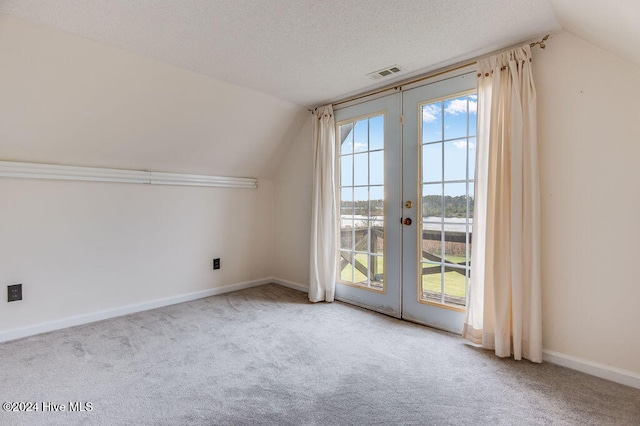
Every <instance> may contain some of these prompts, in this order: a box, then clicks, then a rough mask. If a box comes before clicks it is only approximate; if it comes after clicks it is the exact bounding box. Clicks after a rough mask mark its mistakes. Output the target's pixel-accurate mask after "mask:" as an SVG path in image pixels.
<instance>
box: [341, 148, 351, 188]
mask: <svg viewBox="0 0 640 426" xmlns="http://www.w3.org/2000/svg"><path fill="white" fill-rule="evenodd" d="M352 174H353V155H345V156H344V157H340V185H341V186H351V185H353V176H352Z"/></svg>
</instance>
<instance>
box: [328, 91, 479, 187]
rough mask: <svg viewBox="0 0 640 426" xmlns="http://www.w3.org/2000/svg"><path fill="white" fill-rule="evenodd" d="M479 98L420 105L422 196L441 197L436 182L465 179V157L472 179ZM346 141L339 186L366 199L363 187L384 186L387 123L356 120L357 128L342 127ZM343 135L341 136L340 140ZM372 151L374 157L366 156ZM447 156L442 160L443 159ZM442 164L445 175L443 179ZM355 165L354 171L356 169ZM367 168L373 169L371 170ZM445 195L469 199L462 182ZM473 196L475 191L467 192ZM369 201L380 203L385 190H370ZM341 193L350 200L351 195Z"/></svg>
mask: <svg viewBox="0 0 640 426" xmlns="http://www.w3.org/2000/svg"><path fill="white" fill-rule="evenodd" d="M476 108H477V97H476V95H469V96H461V97H458V98H455V99H449V100H445V101H440V102H435V103H431V104H426V105H423V106H422V144H423V149H422V165H423V168H422V177H423V182H425V183H426V184H425V185H423V195H430V194H433V195H440V194H441V193H442V184H441V183H438V184H435V183H436V182H442V181H443V179H444V181H445V182H446V181H451V180H464V179H465V178H466V175H467V152H468V155H469V161H468V164H469V175H470V178H471V179H473V177H474V176H473V174H474V168H475V167H474V166H475V145H476V138H475V133H476ZM467 109H468V111H469V115H468V117H469V123H468V125H469V127H468V128H469V133H468V134H467ZM341 131H343V132H344V131H346V132H347V136H346V137H345V138H344V143H343V144H342V147H341V150H340V151H341V152H340V153H341V186H343V187H346V186H356V187H355V188H353V196H354V199H355V200H366V199H368V198H369V194H368V192H367V189H366V188H358V187H357V186H359V185H383V184H384V161H383V151H381V149H383V148H384V146H383V145H384V137H383V134H384V118H383V117H382V116H376V117H371V118H368V119H363V120H360V121H357V122H356V123H355V125H354V126H353V128H351V127H350V126H342V129H341ZM342 136H343V135H339V137H341V139H342ZM367 151H370V152H367ZM443 154H444V159H443ZM443 164H444V175H443ZM354 165H355V172H353V171H352V170H354V169H353V166H354ZM367 166H369V167H367ZM444 186H445V188H444V193H445V195H451V196H457V195H465V194H466V191H467V190H466V186H465V184H463V183H445V185H444ZM469 190H470V193H471V194H473V186H472V185H471V187H470V188H469ZM371 191H372V194H371V199H379V198H378V197H381V196H382V195H381V194H382V188H379V187H374V188H372V189H371ZM342 194H343V196H344V197H345V198H343V199H347V198H348V197H349V198H350V194H351V190H343V191H342Z"/></svg>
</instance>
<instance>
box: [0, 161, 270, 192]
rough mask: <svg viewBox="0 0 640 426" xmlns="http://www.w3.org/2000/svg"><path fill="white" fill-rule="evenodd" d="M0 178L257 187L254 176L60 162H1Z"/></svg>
mask: <svg viewBox="0 0 640 426" xmlns="http://www.w3.org/2000/svg"><path fill="white" fill-rule="evenodd" d="M0 177H6V178H19V179H46V180H77V181H86V182H117V183H142V184H151V185H179V186H211V187H221V188H257V187H258V180H257V179H255V178H238V177H229V176H209V175H192V174H183V173H164V172H148V171H143V170H125V169H104V168H98V167H79V166H63V165H58V164H39V163H18V162H11V161H0Z"/></svg>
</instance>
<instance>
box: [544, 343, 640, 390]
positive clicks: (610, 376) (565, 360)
mask: <svg viewBox="0 0 640 426" xmlns="http://www.w3.org/2000/svg"><path fill="white" fill-rule="evenodd" d="M542 359H543V360H544V361H546V362H549V363H551V364H556V365H559V366H561V367H566V368H570V369H572V370H576V371H580V372H582V373H586V374H589V375H591V376H596V377H600V378H601V379H606V380H610V381H612V382H616V383H620V384H623V385H626V386H630V387H632V388H636V389H640V374H638V373H634V372H633V371H628V370H623V369H621V368H617V367H612V366H610V365H606V364H601V363H599V362H593V361H589V360H586V359H582V358H577V357H574V356H571V355H566V354H563V353H560V352H555V351H550V350H547V349H544V350H543V351H542Z"/></svg>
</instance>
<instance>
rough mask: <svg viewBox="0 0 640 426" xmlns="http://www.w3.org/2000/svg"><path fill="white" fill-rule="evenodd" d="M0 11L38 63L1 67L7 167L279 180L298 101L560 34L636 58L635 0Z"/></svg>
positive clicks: (49, 5)
mask: <svg viewBox="0 0 640 426" xmlns="http://www.w3.org/2000/svg"><path fill="white" fill-rule="evenodd" d="M0 14H4V15H2V16H5V17H6V18H11V19H14V18H18V19H20V20H22V21H24V22H25V23H29V24H33V25H36V26H37V27H33V28H30V29H28V28H27V27H26V26H24V25H21V24H20V25H18V23H14V22H13V21H11V20H5V22H6V23H7V24H6V25H10V26H11V25H12V26H14V27H15V28H13V29H11V30H8V29H6V28H4V29H3V28H1V25H0V47H2V46H4V47H3V48H4V49H5V51H8V50H10V49H13V50H11V52H12V55H13V56H12V57H11V58H10V59H11V61H13V62H15V61H18V62H19V61H22V62H23V65H24V64H27V65H25V66H21V65H20V64H16V63H13V62H12V63H4V64H2V63H0V70H4V72H6V73H8V75H9V76H10V77H13V78H15V79H16V80H20V81H21V82H22V84H23V85H24V87H20V86H16V83H15V82H5V83H4V85H3V86H2V84H3V83H2V82H0V86H2V89H3V90H5V92H7V93H13V96H15V98H11V97H7V96H6V93H5V94H4V95H3V98H4V100H2V99H0V105H1V104H2V102H4V103H5V104H7V103H9V102H11V105H10V106H8V107H7V108H5V110H4V111H0V112H2V113H3V114H2V117H0V118H2V119H3V120H4V122H6V123H8V124H9V125H8V126H5V128H4V129H0V133H1V134H0V136H3V137H4V145H2V146H0V148H1V149H0V159H5V160H7V159H9V160H23V161H40V162H59V163H67V164H78V165H97V166H117V167H131V168H148V169H156V170H166V171H184V172H201V173H214V174H216V173H228V174H234V175H254V176H271V175H272V174H273V170H274V168H275V167H276V166H277V164H278V161H279V158H280V157H281V154H282V152H283V150H284V149H286V147H287V144H288V143H290V141H291V139H292V137H293V136H295V134H296V132H297V129H299V128H300V126H301V125H302V124H301V123H302V122H303V119H301V115H302V118H303V116H304V113H303V111H304V109H303V108H302V107H312V106H318V105H321V104H324V103H327V102H331V101H335V100H339V99H341V98H344V97H347V96H349V95H352V94H355V93H359V92H362V91H366V90H371V89H375V88H376V87H380V86H385V85H388V84H390V83H392V82H395V81H401V80H404V79H407V78H410V77H411V76H414V75H418V74H422V73H425V72H428V71H430V70H435V69H439V68H443V67H446V66H448V65H451V64H455V63H458V62H462V61H465V60H468V59H470V58H474V57H477V56H479V55H482V54H484V53H488V52H492V51H495V50H498V49H501V48H504V47H507V46H510V45H514V44H517V43H520V42H526V41H529V40H532V39H534V38H537V37H540V36H542V35H544V34H547V33H554V32H557V31H559V30H560V29H566V30H568V31H570V32H573V33H574V34H576V35H578V36H579V37H582V38H583V39H585V40H587V41H589V42H591V43H593V44H596V45H598V46H600V47H602V48H604V49H607V50H609V51H611V52H613V53H616V54H618V55H619V56H622V57H624V58H626V59H628V60H630V61H632V62H634V63H636V64H638V65H640V25H638V22H640V1H638V0H615V1H614V2H611V1H607V0H396V1H389V0H323V1H317V0H189V1H169V0H109V1H104V0H82V1H79V0H2V1H0ZM0 17H1V16H0ZM0 22H3V21H2V20H0ZM60 30H61V31H60ZM56 31H57V33H56ZM65 33H66V36H63V34H65ZM23 34H24V36H23ZM78 36H80V37H78ZM2 37H5V39H4V40H2ZM7 37H17V38H18V39H16V40H8V39H7ZM20 37H23V39H22V40H21V39H19V38H20ZM24 37H28V38H29V41H28V42H27V41H26V38H24ZM39 40H40V41H39ZM96 42H97V44H96ZM551 42H552V41H551ZM21 43H23V44H24V45H25V49H27V48H28V49H30V51H29V52H27V51H24V53H20V52H22V51H21V50H20V48H18V47H16V46H19V45H20V44H21ZM11 46H13V47H11ZM51 49H54V50H55V49H59V51H58V52H52V51H51ZM117 52H121V53H120V54H118V53H117ZM5 53H6V52H5ZM34 55H39V56H38V57H35V56H34ZM127 55H129V56H130V57H131V58H133V57H135V58H139V59H135V58H133V59H131V58H129V59H128V57H127ZM5 59H6V57H5ZM60 61H65V63H66V65H65V66H64V67H63V66H58V63H59V62H60ZM109 61H110V62H109ZM154 61H156V63H157V61H160V63H164V64H163V66H164V65H166V67H162V66H161V67H155V66H152V65H150V64H151V63H152V62H154ZM2 62H6V61H2ZM125 64H126V66H125ZM393 65H398V66H400V67H401V68H402V71H401V72H399V73H397V74H393V75H392V76H391V77H387V78H383V79H377V80H374V79H372V78H371V77H369V76H368V75H367V74H369V73H371V72H374V71H377V70H380V69H383V68H386V67H389V66H393ZM170 66H176V67H178V68H177V69H178V70H180V69H181V72H182V71H183V72H185V73H188V72H189V71H193V72H195V74H193V73H191V74H192V75H193V76H195V77H188V76H187V75H186V74H184V75H183V74H180V75H178V74H179V73H178V72H177V71H176V72H173V71H171V68H170ZM139 69H145V70H146V71H145V73H146V74H145V75H142V71H137V70H139ZM38 70H40V71H38ZM70 72H71V74H70ZM25 73H31V74H33V75H31V74H29V75H27V74H25ZM209 77H213V78H209ZM95 78H97V79H98V80H95V81H93V82H92V79H95ZM65 79H66V80H65ZM207 79H208V80H210V81H209V82H207V81H206V80H207ZM85 80H86V81H85ZM168 81H172V82H174V85H175V87H167V84H166V82H168ZM96 82H98V83H96ZM96 84H99V85H101V88H100V89H97V88H96V87H95V85H96ZM225 84H226V85H225ZM125 85H128V86H126V87H127V89H126V91H125V90H124V89H123V87H125ZM185 85H187V86H188V87H187V89H185ZM27 86H29V87H27ZM65 90H66V91H65ZM14 92H15V93H14ZM125 92H126V93H125ZM3 93H4V92H3ZM220 93H225V95H224V97H223V98H221V97H220V95H219V94H220ZM255 93H257V94H258V95H259V94H260V93H262V94H266V95H267V96H266V97H264V96H263V97H261V96H255V95H254V94H255ZM62 98H64V99H65V102H64V105H63V104H61V103H60V102H59V99H62ZM14 99H18V100H19V102H17V103H16V102H14ZM252 100H253V101H252ZM145 102H147V103H146V104H145ZM149 102H152V103H154V108H153V113H152V112H151V111H147V109H148V107H149V105H150V104H149ZM249 109H253V111H256V112H257V113H258V114H257V115H256V116H254V117H255V118H254V119H253V123H252V124H251V125H245V124H243V123H246V119H247V117H248V115H247V111H248V110H249ZM50 111H56V116H57V119H56V120H54V119H53V118H51V117H52V114H50ZM20 120H22V121H20ZM194 123H195V124H194ZM34 129H36V130H34ZM3 132H4V133H3ZM38 132H39V133H38ZM42 135H46V138H45V137H43V136H42ZM292 135H293V136H292ZM221 152H224V153H225V154H224V155H221V154H220V153H221ZM265 159H266V160H265Z"/></svg>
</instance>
